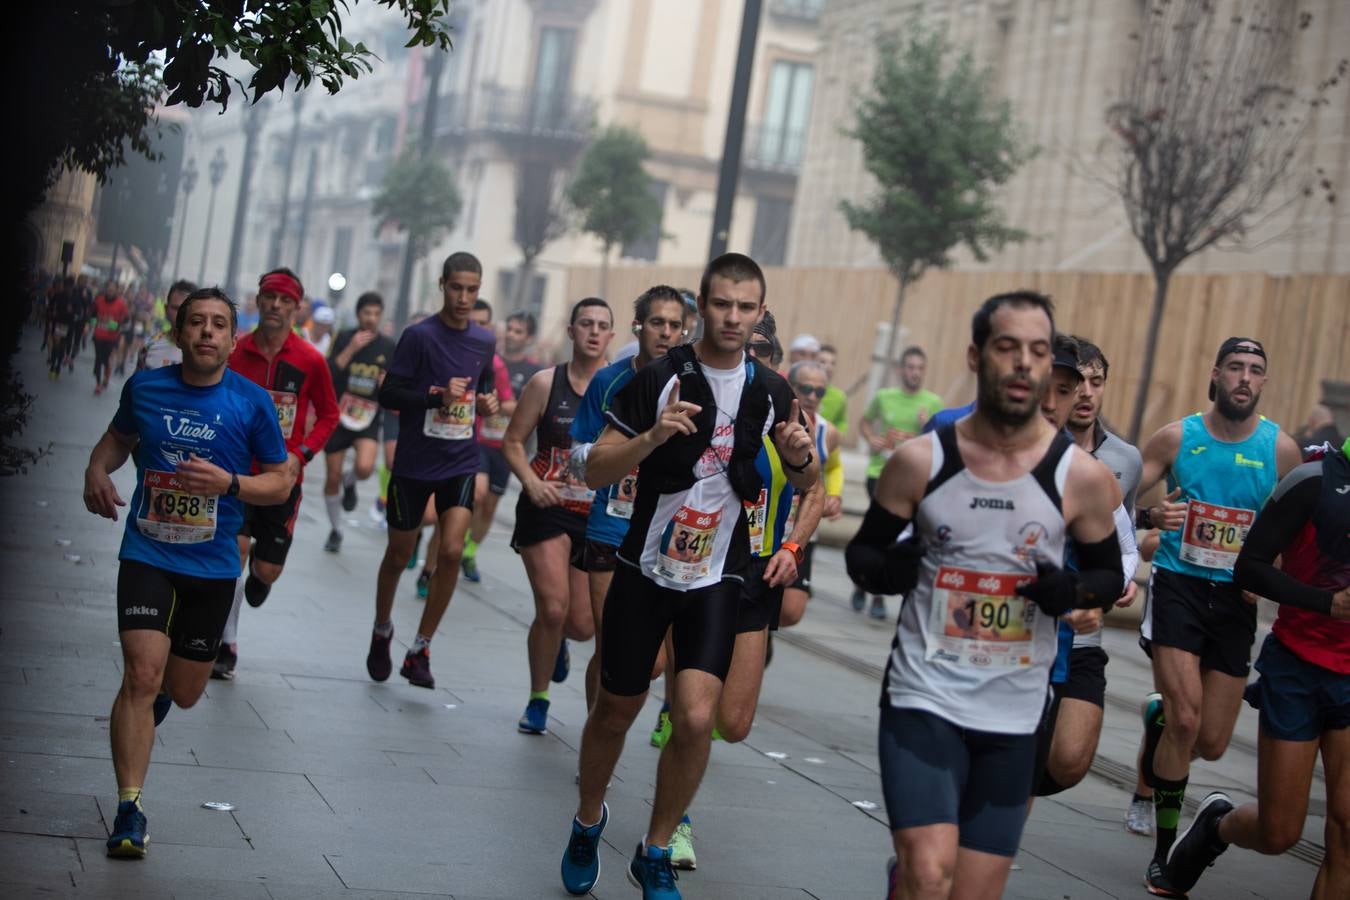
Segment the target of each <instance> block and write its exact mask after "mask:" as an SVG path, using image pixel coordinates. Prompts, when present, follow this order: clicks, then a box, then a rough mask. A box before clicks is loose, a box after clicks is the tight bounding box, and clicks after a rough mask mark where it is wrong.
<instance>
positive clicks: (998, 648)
mask: <svg viewBox="0 0 1350 900" xmlns="http://www.w3.org/2000/svg"><path fill="white" fill-rule="evenodd" d="M1032 580H1034V578H1033V576H1031V575H1028V574H1020V575H1014V574H1008V573H999V572H975V571H972V570H970V569H961V568H957V567H955V566H941V567H939V568H938V572H937V578H936V579H934V582H933V607H932V612H931V614H930V617H929V623H928V651H927V653H926V654H925V655H924V658H925V659H929V660H940V661H942V662H948V663H953V664H955V665H958V666H977V667H980V668H1004V669H1013V668H1023V667H1026V666H1030V665H1031V664H1032V661H1033V660H1032V637H1033V626H1034V625H1035V623H1036V605H1035V604H1034V603H1032V602H1031V601H1030V600H1028V599H1026V598H1025V597H1019V596H1018V595H1017V594H1016V593H1015V590H1016V588H1017V587H1018V586H1019V585H1022V584H1026V583H1027V582H1029V581H1032Z"/></svg>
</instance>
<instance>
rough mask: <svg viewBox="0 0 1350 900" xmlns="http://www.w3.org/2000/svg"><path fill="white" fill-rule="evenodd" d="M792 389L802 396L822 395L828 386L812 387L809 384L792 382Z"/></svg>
mask: <svg viewBox="0 0 1350 900" xmlns="http://www.w3.org/2000/svg"><path fill="white" fill-rule="evenodd" d="M792 389H793V390H794V391H796V392H797V393H798V394H800V395H801V396H803V397H824V396H825V392H826V391H827V390H829V388H823V387H812V386H811V385H809V384H794V385H793V386H792Z"/></svg>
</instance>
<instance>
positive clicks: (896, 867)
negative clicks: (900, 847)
mask: <svg viewBox="0 0 1350 900" xmlns="http://www.w3.org/2000/svg"><path fill="white" fill-rule="evenodd" d="M899 880H900V859H899V858H898V857H895V856H892V857H891V858H890V859H889V860H887V862H886V900H891V898H892V897H894V896H895V885H896V883H897V882H898V881H899Z"/></svg>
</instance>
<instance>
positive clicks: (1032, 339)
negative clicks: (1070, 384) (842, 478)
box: [847, 292, 1121, 900]
mask: <svg viewBox="0 0 1350 900" xmlns="http://www.w3.org/2000/svg"><path fill="white" fill-rule="evenodd" d="M971 331H972V341H971V346H970V348H969V350H968V351H967V360H968V364H969V365H970V368H971V369H972V370H974V371H975V372H976V373H977V375H978V380H979V395H978V401H977V403H976V409H975V411H974V412H972V413H971V414H970V415H969V416H967V417H966V418H964V419H961V420H959V421H958V422H957V423H956V424H955V425H954V426H951V427H947V428H942V429H938V431H937V432H935V433H934V434H932V435H929V436H927V437H923V438H919V439H916V440H912V441H909V442H908V443H906V444H904V445H902V446H901V447H900V449H899V450H898V451H897V452H896V453H895V455H894V456H892V457H891V459H890V460H889V461H888V462H887V464H886V467H885V469H883V471H882V475H881V480H880V482H879V484H878V486H877V491H876V494H875V496H874V498H873V502H872V505H871V507H870V508H869V509H868V512H867V516H866V517H865V518H864V520H863V525H862V528H861V529H860V530H859V532H858V535H857V536H856V537H855V538H854V539H853V541H852V542H851V543H850V545H849V547H848V552H847V561H848V570H849V575H850V577H852V578H853V580H854V581H855V582H856V583H857V584H858V585H859V586H860V587H862V588H863V589H864V590H867V591H869V592H873V593H905V594H906V597H905V603H904V605H903V606H902V607H901V614H900V621H899V623H898V626H897V630H896V638H895V642H894V644H893V649H892V652H891V657H890V660H889V662H888V664H887V667H886V677H885V685H884V689H883V691H882V698H881V707H882V712H881V733H880V757H881V769H882V788H883V791H884V794H885V797H886V806H887V811H888V814H889V818H890V824H891V829H892V838H893V841H894V846H895V851H896V856H897V858H898V859H899V860H902V861H903V862H902V863H900V864H896V863H894V862H893V863H892V865H891V869H890V885H889V889H890V892H891V893H890V896H891V897H914V896H920V895H922V896H925V897H932V896H942V897H946V896H951V895H953V894H955V895H958V896H962V897H988V898H991V900H992V898H996V897H998V896H1000V895H1001V894H1002V892H1003V887H1004V883H1005V881H1006V880H1007V875H1008V870H1009V866H1010V865H1011V862H1012V857H1013V855H1014V854H1015V853H1016V852H1017V845H1018V843H1019V841H1020V839H1021V831H1022V820H1023V817H1024V815H1025V810H1026V802H1027V797H1028V795H1029V794H1030V790H1031V778H1032V762H1033V757H1034V753H1035V734H1034V732H1035V730H1036V724H1037V722H1038V721H1039V719H1040V716H1041V713H1042V711H1043V709H1044V707H1045V703H1046V698H1047V693H1048V692H1047V682H1048V677H1049V671H1050V665H1051V663H1052V662H1053V660H1054V657H1055V628H1056V624H1055V619H1056V618H1057V617H1058V616H1059V615H1061V614H1063V613H1064V612H1067V611H1068V610H1070V609H1074V608H1091V607H1105V606H1109V605H1110V604H1111V603H1113V602H1114V601H1115V599H1116V597H1118V596H1119V594H1120V584H1121V563H1120V551H1119V546H1118V544H1117V542H1116V528H1115V520H1114V516H1113V513H1114V510H1115V507H1116V506H1117V505H1118V504H1119V503H1120V491H1119V489H1118V488H1117V486H1116V481H1115V478H1114V477H1113V476H1112V475H1111V473H1110V471H1109V470H1107V469H1106V467H1105V466H1103V465H1101V464H1100V463H1099V462H1097V461H1096V460H1094V459H1092V457H1091V456H1089V455H1088V454H1086V453H1084V452H1083V451H1082V450H1080V449H1078V448H1077V447H1074V446H1072V442H1071V441H1070V440H1069V439H1068V438H1067V437H1066V436H1064V435H1063V434H1062V433H1060V432H1058V431H1056V430H1055V428H1054V427H1053V426H1051V425H1050V424H1049V423H1048V422H1046V421H1045V420H1044V419H1043V418H1041V416H1040V414H1039V412H1040V400H1041V396H1042V394H1043V392H1044V391H1045V389H1046V386H1047V385H1048V383H1049V377H1050V366H1051V339H1052V335H1053V333H1054V320H1053V318H1052V306H1051V304H1050V302H1049V299H1048V298H1046V297H1043V296H1041V295H1039V294H1035V293H1031V292H1018V293H1014V294H1002V295H998V296H995V297H991V298H990V299H989V300H987V301H985V303H984V305H983V306H982V307H981V308H980V310H979V311H978V312H977V313H976V314H975V317H974V320H973V322H972V329H971ZM911 521H913V523H914V532H915V535H916V537H915V539H914V541H911V542H905V543H901V544H896V543H895V540H896V538H897V537H898V536H899V534H900V533H901V532H902V531H903V530H904V528H905V527H906V526H907V525H908V524H909V523H910V522H911ZM1070 537H1072V538H1073V539H1074V541H1075V545H1076V553H1077V556H1078V564H1079V571H1077V572H1073V571H1070V570H1067V569H1065V568H1063V562H1064V547H1065V544H1066V541H1067V540H1068V538H1070ZM916 580H917V583H916ZM941 873H954V875H952V876H948V877H947V878H945V879H944V877H943V875H942V874H941ZM935 879H936V882H937V886H938V891H937V892H934V890H933V888H934V886H935V884H934V882H935Z"/></svg>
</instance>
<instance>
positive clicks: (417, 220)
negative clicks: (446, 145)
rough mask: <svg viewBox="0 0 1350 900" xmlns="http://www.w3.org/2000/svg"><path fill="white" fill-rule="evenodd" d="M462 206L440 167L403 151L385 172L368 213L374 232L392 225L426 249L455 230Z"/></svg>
mask: <svg viewBox="0 0 1350 900" xmlns="http://www.w3.org/2000/svg"><path fill="white" fill-rule="evenodd" d="M462 205H463V204H462V200H461V198H460V194H459V189H458V188H456V187H455V183H454V181H452V180H451V178H450V173H449V172H448V171H447V170H446V168H445V167H444V166H442V165H441V164H440V163H439V162H437V161H436V160H434V159H424V158H421V157H419V156H418V155H417V154H416V152H407V153H404V154H403V156H402V157H400V158H399V160H398V161H397V162H395V163H394V164H393V165H392V166H390V167H389V170H388V171H387V172H385V175H384V180H383V181H382V182H381V184H380V192H379V194H378V195H377V196H376V197H375V201H374V203H373V204H372V206H371V213H372V215H374V217H375V220H376V222H377V228H376V231H377V232H378V231H379V229H381V228H384V227H385V226H386V225H392V226H394V227H395V228H397V229H399V230H400V231H406V232H408V237H409V239H410V240H412V241H413V242H415V243H416V244H417V245H418V246H422V247H426V246H429V245H430V244H434V243H435V242H436V240H437V239H438V237H439V236H440V234H441V233H442V232H444V231H449V230H450V229H452V228H454V227H455V222H456V220H457V219H458V218H459V211H460V207H461V206H462Z"/></svg>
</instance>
